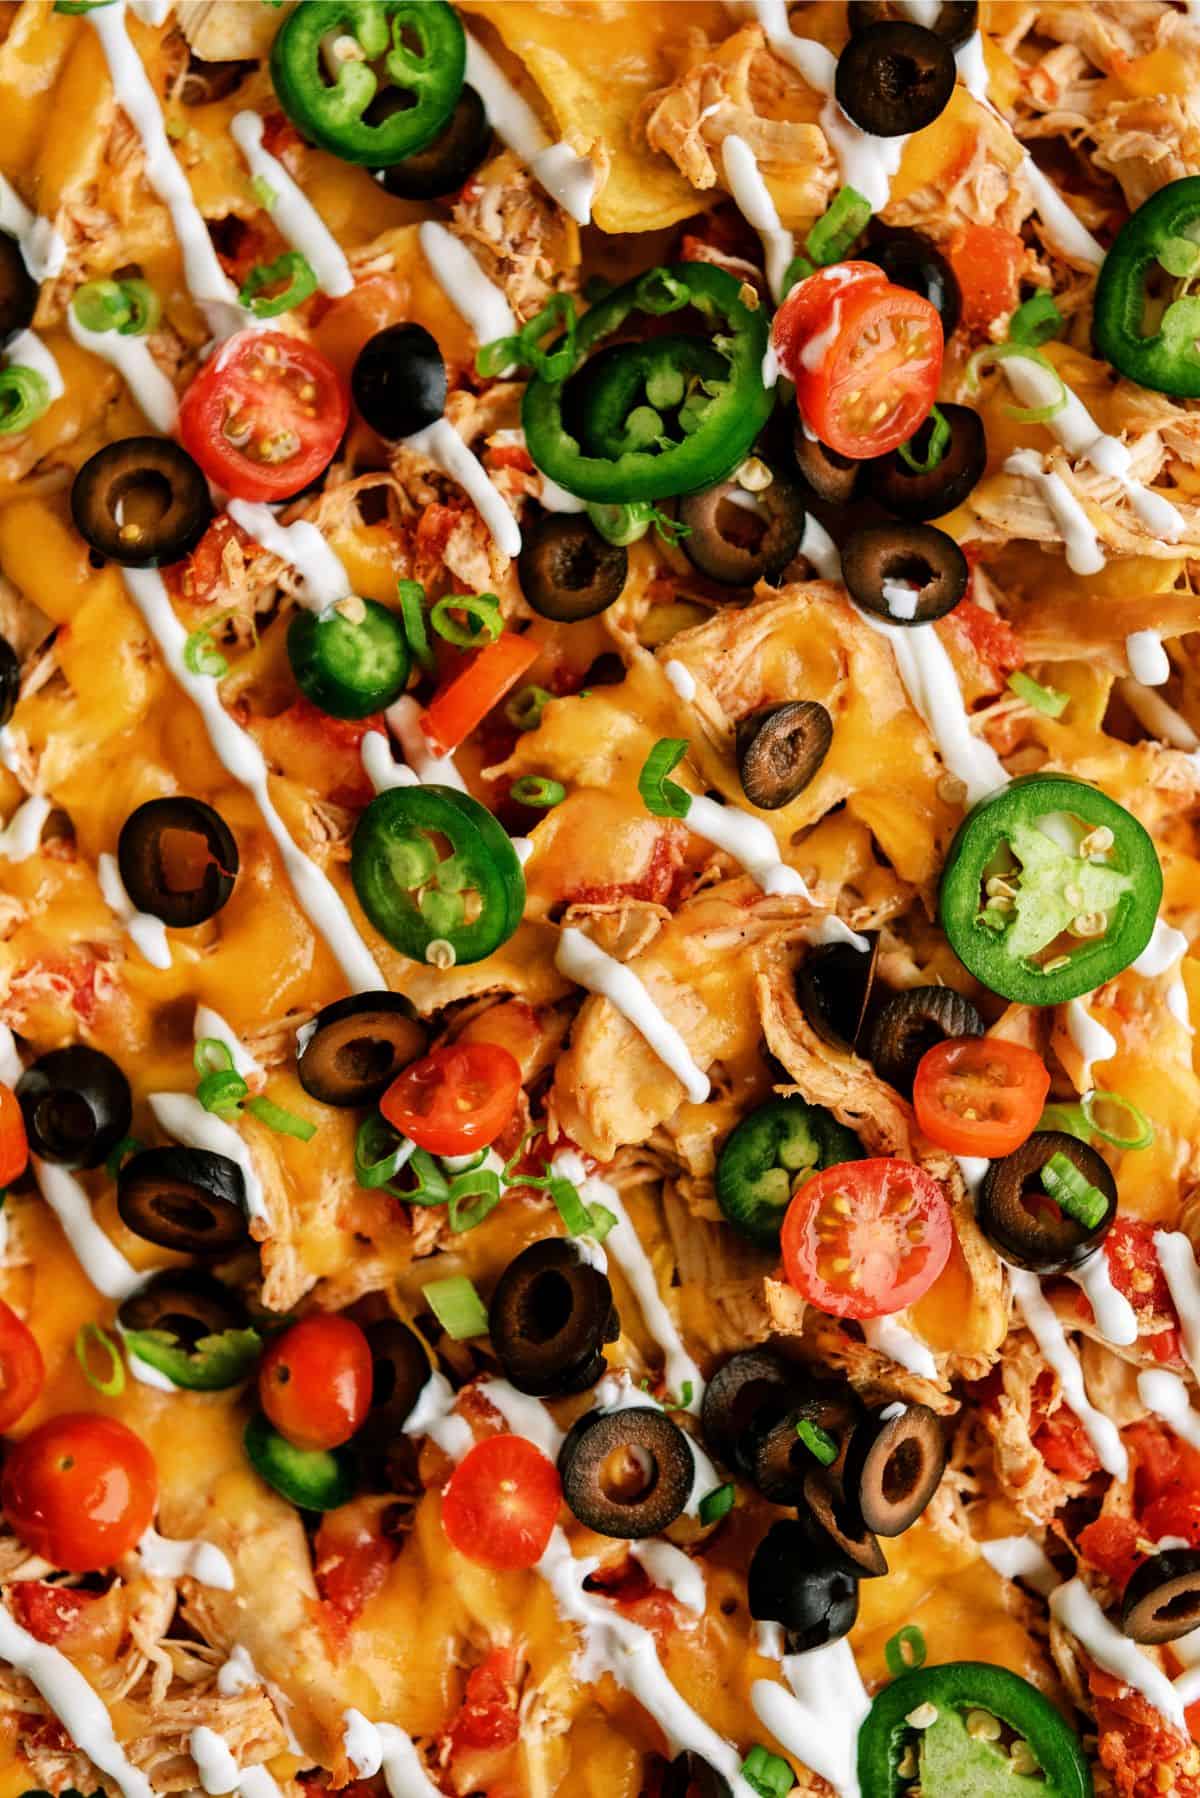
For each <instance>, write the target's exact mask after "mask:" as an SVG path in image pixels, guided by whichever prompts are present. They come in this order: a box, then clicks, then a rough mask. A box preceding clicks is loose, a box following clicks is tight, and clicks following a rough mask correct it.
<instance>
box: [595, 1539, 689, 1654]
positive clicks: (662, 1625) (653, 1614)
mask: <svg viewBox="0 0 1200 1798" xmlns="http://www.w3.org/2000/svg"><path fill="white" fill-rule="evenodd" d="M587 1584H588V1589H589V1591H593V1590H594V1591H596V1592H602V1593H603V1594H604V1596H605V1598H610V1599H611V1600H612V1602H613V1603H614V1604H619V1605H620V1607H621V1609H622V1610H623V1611H624V1612H625V1614H626V1615H627V1616H629V1617H632V1618H633V1620H634V1622H635V1623H640V1624H642V1626H643V1627H644V1628H645V1629H648V1630H652V1631H653V1632H654V1634H655V1635H658V1636H661V1635H665V1634H668V1633H669V1632H670V1631H671V1630H674V1629H677V1628H678V1626H679V1620H680V1608H679V1601H678V1599H676V1598H674V1597H673V1596H672V1594H671V1593H670V1592H665V1591H664V1590H663V1588H662V1587H661V1586H656V1585H655V1584H654V1581H653V1580H652V1579H651V1578H650V1575H649V1574H648V1573H647V1572H646V1569H645V1568H644V1567H643V1566H642V1564H641V1562H640V1561H635V1560H634V1559H633V1557H632V1556H630V1557H629V1559H628V1560H625V1561H619V1562H617V1564H616V1565H615V1566H613V1567H598V1568H597V1569H596V1572H595V1573H594V1574H592V1575H591V1577H590V1578H589V1579H588V1582H587Z"/></svg>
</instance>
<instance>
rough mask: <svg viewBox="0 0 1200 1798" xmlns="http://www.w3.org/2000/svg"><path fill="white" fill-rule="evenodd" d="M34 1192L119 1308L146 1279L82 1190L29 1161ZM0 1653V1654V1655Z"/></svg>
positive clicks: (51, 1168)
mask: <svg viewBox="0 0 1200 1798" xmlns="http://www.w3.org/2000/svg"><path fill="white" fill-rule="evenodd" d="M32 1162H33V1173H34V1178H35V1179H36V1181H37V1183H38V1190H39V1191H40V1193H41V1195H42V1197H43V1198H44V1199H45V1201H46V1203H47V1205H49V1207H50V1209H51V1211H53V1213H54V1215H55V1217H56V1218H57V1219H58V1221H59V1224H60V1225H61V1227H62V1233H63V1235H64V1236H65V1237H66V1239H67V1241H68V1242H69V1243H70V1245H71V1248H72V1249H73V1250H74V1253H75V1258H76V1260H77V1261H78V1262H79V1265H80V1267H81V1268H82V1269H83V1271H84V1273H85V1274H86V1275H87V1277H88V1279H89V1280H90V1281H91V1283H92V1285H93V1286H94V1287H95V1288H96V1291H97V1292H99V1293H102V1294H103V1295H104V1297H105V1298H106V1299H113V1300H114V1301H115V1302H116V1303H117V1304H120V1303H121V1302H122V1301H123V1300H124V1299H127V1298H128V1297H129V1295H130V1294H131V1293H133V1292H136V1291H137V1289H138V1287H139V1286H141V1285H142V1284H143V1282H144V1281H145V1280H146V1278H147V1277H148V1276H147V1275H145V1274H140V1273H139V1272H138V1270H137V1268H136V1267H134V1266H133V1265H132V1263H131V1262H129V1261H126V1259H125V1257H124V1255H122V1253H121V1251H120V1249H119V1248H117V1246H116V1244H115V1243H113V1242H110V1241H109V1239H108V1237H107V1236H106V1235H105V1234H104V1231H103V1230H102V1229H101V1228H100V1226H99V1224H98V1223H97V1222H96V1218H95V1213H94V1212H93V1210H92V1201H91V1199H90V1198H89V1196H88V1194H87V1191H86V1189H85V1188H84V1187H83V1186H82V1185H81V1184H80V1182H79V1181H78V1180H77V1179H76V1178H75V1176H74V1174H72V1173H70V1172H68V1170H67V1169H66V1168H65V1167H58V1166H56V1165H55V1164H54V1163H53V1162H50V1161H39V1160H38V1158H37V1156H36V1155H35V1156H33V1157H32ZM2 1652H3V1651H2V1650H0V1653H2Z"/></svg>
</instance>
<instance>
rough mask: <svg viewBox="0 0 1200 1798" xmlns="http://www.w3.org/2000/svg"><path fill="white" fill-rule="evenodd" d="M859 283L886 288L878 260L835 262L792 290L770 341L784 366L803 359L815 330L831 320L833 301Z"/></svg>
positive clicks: (781, 307) (783, 305)
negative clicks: (802, 354) (805, 347)
mask: <svg viewBox="0 0 1200 1798" xmlns="http://www.w3.org/2000/svg"><path fill="white" fill-rule="evenodd" d="M859 284H861V285H863V286H865V287H886V286H887V285H888V278H887V276H886V275H885V274H884V272H883V270H882V269H881V268H880V266H879V264H878V263H877V262H832V263H830V265H829V267H828V268H819V269H818V270H817V272H816V274H815V275H807V276H805V278H804V280H803V281H797V283H796V285H795V286H794V287H793V288H791V289H790V291H789V292H788V293H787V294H786V295H785V296H784V299H783V303H782V305H781V306H780V308H779V310H778V312H777V313H776V314H775V318H774V320H773V322H772V325H771V342H772V344H773V345H774V348H775V354H776V355H777V356H778V357H779V360H780V362H781V363H782V364H783V366H784V368H785V369H788V368H790V367H791V366H792V365H793V364H794V363H796V362H798V361H799V360H800V356H801V353H802V351H803V349H804V346H805V344H806V343H807V342H808V339H809V338H810V337H811V335H812V333H813V332H814V331H816V330H818V329H819V328H820V327H821V326H822V325H824V323H825V321H826V320H827V319H828V317H829V308H830V306H831V305H832V303H833V301H834V300H835V299H837V297H838V296H839V295H845V294H846V292H847V291H848V290H849V289H850V288H851V287H855V286H858V285H859Z"/></svg>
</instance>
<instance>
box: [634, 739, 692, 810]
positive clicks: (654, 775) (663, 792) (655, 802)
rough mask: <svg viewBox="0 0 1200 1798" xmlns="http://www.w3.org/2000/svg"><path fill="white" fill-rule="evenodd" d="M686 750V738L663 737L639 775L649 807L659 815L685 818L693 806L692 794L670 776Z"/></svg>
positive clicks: (642, 790)
mask: <svg viewBox="0 0 1200 1798" xmlns="http://www.w3.org/2000/svg"><path fill="white" fill-rule="evenodd" d="M687 752H688V739H687V738H686V737H660V738H659V740H658V742H657V743H656V744H655V745H654V748H653V749H652V750H651V751H650V754H649V755H648V756H647V757H646V761H645V765H644V766H643V768H642V771H641V773H640V774H639V775H638V792H639V793H640V794H641V796H642V800H643V803H644V804H645V807H646V810H647V811H648V812H653V813H654V816H655V817H656V818H686V817H687V815H688V813H689V812H690V811H691V809H692V795H691V794H690V793H689V792H688V791H687V789H686V788H684V787H681V786H680V785H679V783H678V781H674V780H668V779H667V775H668V774H670V773H671V771H672V769H674V768H677V767H678V766H679V764H680V762H681V761H682V760H683V758H684V756H685V755H686V754H687Z"/></svg>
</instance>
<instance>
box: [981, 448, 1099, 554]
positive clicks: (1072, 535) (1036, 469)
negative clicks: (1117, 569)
mask: <svg viewBox="0 0 1200 1798" xmlns="http://www.w3.org/2000/svg"><path fill="white" fill-rule="evenodd" d="M1004 472H1005V474H1015V475H1020V476H1021V478H1022V480H1026V481H1030V482H1032V484H1033V485H1034V486H1035V487H1036V488H1037V490H1038V492H1039V493H1040V494H1041V496H1042V498H1043V499H1044V500H1045V502H1046V504H1047V506H1048V507H1049V508H1050V511H1051V514H1052V515H1053V518H1054V522H1055V524H1056V525H1057V527H1058V529H1059V531H1060V532H1061V533H1062V539H1063V548H1064V550H1065V552H1066V557H1067V567H1068V568H1071V569H1073V570H1074V572H1075V573H1076V574H1099V572H1100V570H1101V569H1102V568H1103V567H1104V563H1105V555H1104V551H1103V549H1101V547H1100V539H1099V537H1097V535H1096V531H1095V527H1094V526H1093V524H1092V521H1091V519H1090V518H1089V517H1088V515H1087V513H1086V512H1085V511H1084V509H1083V507H1082V506H1081V505H1080V503H1079V501H1078V500H1077V499H1076V497H1075V495H1074V494H1073V493H1072V492H1071V489H1070V488H1069V487H1068V486H1067V483H1066V482H1065V481H1064V480H1063V478H1062V476H1061V475H1060V474H1059V473H1058V472H1057V471H1056V470H1055V469H1052V468H1044V467H1043V466H1042V457H1041V454H1040V453H1039V451H1037V450H1035V449H1019V450H1014V451H1013V453H1012V455H1011V456H1008V457H1007V458H1006V460H1005V463H1004Z"/></svg>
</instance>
